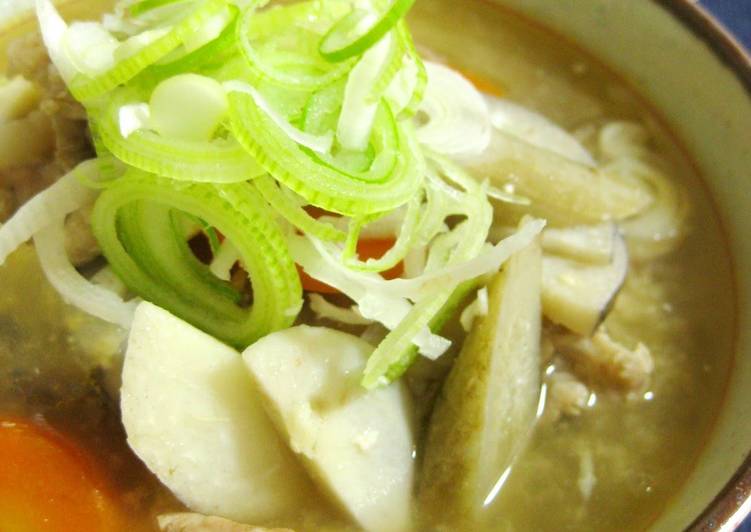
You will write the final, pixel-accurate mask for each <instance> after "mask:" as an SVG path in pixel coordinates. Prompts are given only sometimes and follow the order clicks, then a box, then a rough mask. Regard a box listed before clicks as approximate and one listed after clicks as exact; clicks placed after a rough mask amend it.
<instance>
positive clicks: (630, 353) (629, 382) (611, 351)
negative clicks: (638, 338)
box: [553, 327, 654, 391]
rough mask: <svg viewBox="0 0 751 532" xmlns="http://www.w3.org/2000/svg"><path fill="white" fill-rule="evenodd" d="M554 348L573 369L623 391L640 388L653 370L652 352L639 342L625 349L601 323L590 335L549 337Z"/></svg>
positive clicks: (644, 384)
mask: <svg viewBox="0 0 751 532" xmlns="http://www.w3.org/2000/svg"><path fill="white" fill-rule="evenodd" d="M553 341H554V343H555V346H556V349H557V351H558V352H559V353H561V354H562V355H564V356H565V357H566V358H568V359H569V361H570V362H571V364H572V366H573V368H574V370H575V371H576V372H577V373H580V374H584V375H587V376H589V377H590V378H591V380H592V381H594V382H597V383H601V384H602V385H605V386H614V387H616V388H619V389H621V390H624V391H635V390H640V389H642V388H644V387H645V386H646V385H647V383H648V381H649V377H650V376H651V375H652V371H654V361H653V360H652V353H651V352H650V351H649V349H648V348H647V347H646V346H645V345H644V344H641V343H639V344H638V345H637V346H636V348H634V349H628V348H626V347H625V346H623V345H621V344H620V343H618V342H616V341H615V340H613V339H612V338H611V337H610V335H609V334H608V332H607V330H606V329H605V328H604V327H600V328H599V329H598V330H597V332H595V334H594V336H592V337H591V338H585V337H581V336H578V335H575V334H572V333H561V334H558V335H556V336H554V339H553Z"/></svg>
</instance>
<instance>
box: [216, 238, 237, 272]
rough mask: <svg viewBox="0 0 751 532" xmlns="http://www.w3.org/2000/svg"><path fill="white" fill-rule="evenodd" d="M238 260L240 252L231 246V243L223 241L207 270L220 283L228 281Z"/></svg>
mask: <svg viewBox="0 0 751 532" xmlns="http://www.w3.org/2000/svg"><path fill="white" fill-rule="evenodd" d="M239 260H240V252H239V251H237V248H236V247H235V246H233V245H232V242H230V241H229V240H225V241H224V242H222V246H221V247H220V248H219V252H218V253H217V254H216V255H215V256H214V258H213V260H212V261H211V265H209V270H210V271H211V273H213V274H214V275H216V276H217V277H218V278H219V279H221V280H222V281H229V280H230V277H231V275H232V268H233V266H234V265H235V263H236V262H237V261H239Z"/></svg>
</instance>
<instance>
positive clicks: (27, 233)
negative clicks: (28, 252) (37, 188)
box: [0, 160, 99, 265]
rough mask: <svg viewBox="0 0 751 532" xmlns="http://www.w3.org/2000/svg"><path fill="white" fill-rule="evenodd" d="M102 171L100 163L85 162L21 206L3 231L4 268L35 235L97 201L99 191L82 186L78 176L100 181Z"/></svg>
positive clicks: (0, 248) (0, 244)
mask: <svg viewBox="0 0 751 532" xmlns="http://www.w3.org/2000/svg"><path fill="white" fill-rule="evenodd" d="M98 171H99V166H98V165H97V161H95V160H91V161H86V162H83V163H81V164H80V165H79V166H77V167H76V168H75V169H74V170H73V171H71V172H70V173H68V174H66V175H65V176H63V177H61V178H60V179H59V180H58V181H57V182H56V183H55V184H53V185H52V186H50V187H49V188H47V189H45V190H43V191H42V192H40V193H39V194H37V195H36V196H34V197H33V198H32V199H31V200H29V201H28V202H27V203H26V204H25V205H24V206H23V207H21V208H20V209H19V210H18V212H16V214H14V215H13V217H12V218H11V219H10V220H8V222H7V223H6V224H5V225H3V226H2V228H0V265H2V264H4V263H5V260H6V259H7V258H8V255H10V254H11V253H13V252H14V251H15V250H16V249H17V248H18V247H19V246H20V245H21V244H23V243H24V242H26V241H27V240H29V239H30V238H31V237H32V236H34V234H36V233H38V232H39V231H41V230H42V229H44V228H45V227H47V226H49V225H51V224H52V223H54V222H55V221H56V220H58V219H59V218H60V217H64V216H66V215H68V214H70V213H71V212H73V211H75V210H78V209H80V208H81V207H82V206H84V205H86V204H87V203H90V202H91V201H93V199H94V198H95V197H96V194H97V192H96V191H95V190H92V189H90V188H87V187H85V186H84V185H82V184H81V183H80V182H79V180H78V175H79V174H80V175H81V177H82V179H85V180H87V181H96V180H97V179H96V176H94V177H92V174H93V173H97V172H98Z"/></svg>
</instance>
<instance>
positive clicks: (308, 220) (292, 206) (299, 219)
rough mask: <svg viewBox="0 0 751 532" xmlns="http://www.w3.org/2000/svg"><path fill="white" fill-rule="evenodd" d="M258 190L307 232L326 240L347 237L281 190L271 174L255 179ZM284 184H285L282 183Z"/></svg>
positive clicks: (270, 203) (275, 207) (281, 212)
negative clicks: (312, 214) (318, 218)
mask: <svg viewBox="0 0 751 532" xmlns="http://www.w3.org/2000/svg"><path fill="white" fill-rule="evenodd" d="M254 183H255V185H256V188H257V189H258V191H259V192H260V193H261V195H263V199H265V200H266V201H267V202H268V203H269V205H271V206H272V207H273V208H274V210H276V211H277V212H278V213H279V214H281V215H282V216H283V217H284V219H285V220H287V221H288V222H289V223H291V224H292V225H294V226H295V227H296V228H297V229H299V230H300V231H302V232H303V233H305V234H308V235H312V236H314V237H316V238H318V239H320V240H323V241H324V242H327V241H338V240H344V239H346V238H347V234H346V233H345V232H344V231H341V230H340V229H338V228H336V227H334V226H333V225H331V224H328V223H325V222H321V221H319V220H316V219H315V218H313V217H312V216H311V215H309V214H308V213H307V212H305V209H303V208H302V206H301V205H299V204H296V203H295V201H294V200H293V199H292V198H291V197H289V196H288V195H287V194H285V193H284V191H283V190H280V188H279V185H278V183H277V182H276V181H275V180H274V178H272V177H270V176H262V177H259V178H257V179H256V180H255V182H254ZM282 186H284V185H282Z"/></svg>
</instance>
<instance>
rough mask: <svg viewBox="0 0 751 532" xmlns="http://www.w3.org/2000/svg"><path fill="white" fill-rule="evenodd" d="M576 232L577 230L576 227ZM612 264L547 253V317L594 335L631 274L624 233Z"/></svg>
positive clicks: (544, 299) (544, 289) (617, 240)
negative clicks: (628, 274) (600, 263)
mask: <svg viewBox="0 0 751 532" xmlns="http://www.w3.org/2000/svg"><path fill="white" fill-rule="evenodd" d="M572 231H576V229H574V230H572ZM613 244H614V245H613V255H612V260H611V262H610V263H609V264H605V265H599V264H591V263H586V262H580V261H576V260H572V259H570V258H567V257H562V256H558V255H546V256H545V257H544V258H543V265H542V306H543V312H544V313H545V316H546V317H547V318H548V319H550V320H551V321H552V322H554V323H557V324H560V325H563V326H564V327H566V328H568V329H569V330H571V331H574V332H576V333H579V334H580V335H582V336H590V335H592V333H593V332H594V331H595V329H596V328H597V326H598V325H600V323H602V320H604V319H605V316H607V313H608V311H609V310H610V308H611V307H612V304H613V301H614V300H615V297H616V295H617V294H618V292H619V291H620V289H621V287H622V286H623V283H624V281H625V280H626V274H627V273H628V248H627V247H626V242H625V241H624V239H623V237H622V236H621V235H620V234H617V235H616V237H615V240H614V243H613Z"/></svg>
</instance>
